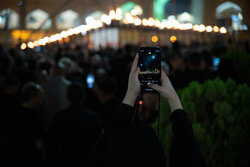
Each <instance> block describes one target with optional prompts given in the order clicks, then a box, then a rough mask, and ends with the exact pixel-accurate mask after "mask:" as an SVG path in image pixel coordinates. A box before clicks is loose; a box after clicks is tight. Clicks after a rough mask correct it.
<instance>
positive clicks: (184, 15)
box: [177, 12, 193, 23]
mask: <svg viewBox="0 0 250 167" xmlns="http://www.w3.org/2000/svg"><path fill="white" fill-rule="evenodd" d="M177 19H178V20H179V21H180V22H183V23H186V22H192V21H193V16H192V15H190V14H189V13H188V12H183V13H182V14H180V15H178V17H177Z"/></svg>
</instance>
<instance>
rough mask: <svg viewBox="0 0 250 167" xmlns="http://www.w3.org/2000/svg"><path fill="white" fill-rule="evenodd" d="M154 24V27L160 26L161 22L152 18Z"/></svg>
mask: <svg viewBox="0 0 250 167" xmlns="http://www.w3.org/2000/svg"><path fill="white" fill-rule="evenodd" d="M154 26H155V27H160V26H161V22H160V21H159V20H157V19H155V20H154Z"/></svg>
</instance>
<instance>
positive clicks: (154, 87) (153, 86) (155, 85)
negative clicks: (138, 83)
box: [148, 83, 161, 92]
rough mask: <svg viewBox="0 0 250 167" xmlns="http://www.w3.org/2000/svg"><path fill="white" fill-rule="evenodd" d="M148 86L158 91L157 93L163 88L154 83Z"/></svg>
mask: <svg viewBox="0 0 250 167" xmlns="http://www.w3.org/2000/svg"><path fill="white" fill-rule="evenodd" d="M148 86H149V87H150V88H153V89H154V90H156V91H158V92H159V90H160V88H161V87H160V86H159V85H157V84H153V83H148Z"/></svg>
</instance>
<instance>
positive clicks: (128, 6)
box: [120, 1, 143, 16]
mask: <svg viewBox="0 0 250 167" xmlns="http://www.w3.org/2000/svg"><path fill="white" fill-rule="evenodd" d="M120 8H121V10H122V14H123V15H125V13H126V12H131V13H132V14H134V15H139V16H140V15H142V14H143V9H142V7H141V6H140V5H138V4H136V3H134V2H132V1H129V2H126V3H124V4H122V5H121V6H120Z"/></svg>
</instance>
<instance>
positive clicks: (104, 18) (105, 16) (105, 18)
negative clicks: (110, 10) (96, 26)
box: [101, 14, 111, 25]
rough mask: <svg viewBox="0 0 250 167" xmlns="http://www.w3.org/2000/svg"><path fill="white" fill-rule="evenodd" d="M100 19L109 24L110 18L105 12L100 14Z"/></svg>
mask: <svg viewBox="0 0 250 167" xmlns="http://www.w3.org/2000/svg"><path fill="white" fill-rule="evenodd" d="M101 21H102V22H103V23H105V24H107V25H110V24H111V19H110V17H109V16H108V15H106V14H103V15H102V16H101Z"/></svg>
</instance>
